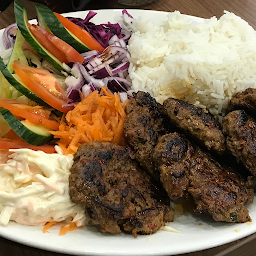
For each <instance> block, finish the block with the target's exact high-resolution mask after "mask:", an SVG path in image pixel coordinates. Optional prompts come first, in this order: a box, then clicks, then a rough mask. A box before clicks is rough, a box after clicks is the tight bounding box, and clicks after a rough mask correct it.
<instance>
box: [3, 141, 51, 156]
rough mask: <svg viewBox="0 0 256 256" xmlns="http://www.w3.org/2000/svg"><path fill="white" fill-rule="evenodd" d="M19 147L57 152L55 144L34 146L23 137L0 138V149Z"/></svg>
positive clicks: (49, 152)
mask: <svg viewBox="0 0 256 256" xmlns="http://www.w3.org/2000/svg"><path fill="white" fill-rule="evenodd" d="M18 148H29V149H32V150H37V151H38V150H41V151H44V152H45V153H48V154H52V153H55V152H56V150H55V148H54V146H50V145H43V146H34V145H30V144H29V143H27V142H26V141H24V140H22V139H20V140H19V139H5V138H0V150H9V149H18Z"/></svg>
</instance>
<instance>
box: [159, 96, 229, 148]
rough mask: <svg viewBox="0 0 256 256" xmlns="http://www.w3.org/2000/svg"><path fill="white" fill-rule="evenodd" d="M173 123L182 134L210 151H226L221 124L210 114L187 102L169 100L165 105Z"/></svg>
mask: <svg viewBox="0 0 256 256" xmlns="http://www.w3.org/2000/svg"><path fill="white" fill-rule="evenodd" d="M163 107H164V110H165V112H166V114H167V115H168V116H169V118H170V119H171V122H172V123H173V124H174V125H175V126H177V127H178V128H179V129H180V130H181V131H182V132H184V133H186V134H187V135H189V136H190V137H192V138H195V139H196V140H197V141H199V142H200V143H201V144H202V145H205V146H206V147H207V148H208V149H213V150H215V151H216V152H218V153H223V152H224V151H225V137H224V135H223V133H222V131H221V128H220V124H219V122H218V121H217V120H216V119H215V118H214V116H213V115H212V114H210V113H205V112H204V111H203V110H202V109H201V108H197V107H196V106H194V105H193V104H189V103H187V102H185V101H182V100H178V99H174V98H168V99H167V100H165V101H164V103H163Z"/></svg>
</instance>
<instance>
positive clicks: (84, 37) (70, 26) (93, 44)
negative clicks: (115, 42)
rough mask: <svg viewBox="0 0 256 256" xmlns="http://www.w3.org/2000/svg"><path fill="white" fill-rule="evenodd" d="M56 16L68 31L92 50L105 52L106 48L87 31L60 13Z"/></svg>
mask: <svg viewBox="0 0 256 256" xmlns="http://www.w3.org/2000/svg"><path fill="white" fill-rule="evenodd" d="M54 14H55V16H56V17H57V18H58V20H59V21H60V22H61V24H62V25H63V26H64V27H65V28H66V29H67V30H69V31H70V32H71V33H72V34H73V35H74V36H76V37H77V38H79V39H80V40H81V41H82V42H83V43H84V44H85V45H86V46H87V47H89V48H90V49H91V50H98V51H100V52H103V51H104V48H103V47H102V46H101V45H100V44H99V43H98V41H97V40H96V39H95V38H94V37H93V36H91V35H90V34H89V33H88V32H87V31H86V30H84V29H82V28H80V27H79V26H77V25H76V24H75V23H73V22H72V21H70V20H69V19H67V18H65V17H64V16H62V15H60V14H59V13H56V12H54Z"/></svg>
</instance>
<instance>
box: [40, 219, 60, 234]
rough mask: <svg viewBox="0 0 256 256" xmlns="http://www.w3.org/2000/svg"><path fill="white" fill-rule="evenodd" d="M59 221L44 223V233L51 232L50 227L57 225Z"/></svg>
mask: <svg viewBox="0 0 256 256" xmlns="http://www.w3.org/2000/svg"><path fill="white" fill-rule="evenodd" d="M56 223H57V221H50V222H47V223H46V224H45V225H44V229H43V233H49V231H48V229H49V228H51V227H52V226H53V225H55V224H56Z"/></svg>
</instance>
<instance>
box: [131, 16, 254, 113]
mask: <svg viewBox="0 0 256 256" xmlns="http://www.w3.org/2000/svg"><path fill="white" fill-rule="evenodd" d="M126 21H127V20H126ZM130 29H131V30H132V31H133V32H134V33H133V35H132V37H131V39H130V41H129V46H128V47H129V51H130V53H131V65H130V68H129V74H130V78H131V80H132V84H133V87H134V90H135V91H139V90H142V91H147V92H149V93H150V94H151V95H152V96H153V97H155V98H156V100H157V101H158V102H163V101H164V100H165V99H166V98H168V97H174V98H179V99H183V100H185V101H187V102H190V103H193V104H196V105H197V106H199V107H202V108H207V109H209V111H210V112H211V113H213V114H214V115H223V114H224V113H225V110H226V108H227V104H228V102H229V100H230V98H231V96H232V95H234V94H235V93H236V92H239V91H243V90H245V89H246V88H249V87H252V88H256V32H255V31H254V29H253V28H252V27H251V26H250V25H249V24H248V23H247V22H246V21H244V20H242V19H241V18H240V17H238V16H236V15H235V14H233V13H229V12H225V14H224V15H223V16H222V17H221V18H220V19H219V20H217V18H215V17H213V18H211V19H195V18H191V17H189V16H186V15H182V14H180V13H179V12H178V11H175V12H172V13H170V14H169V15H168V19H166V20H165V21H163V22H162V23H161V25H160V26H159V25H155V24H153V23H151V22H150V21H145V20H142V19H137V20H133V22H132V24H131V25H130Z"/></svg>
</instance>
